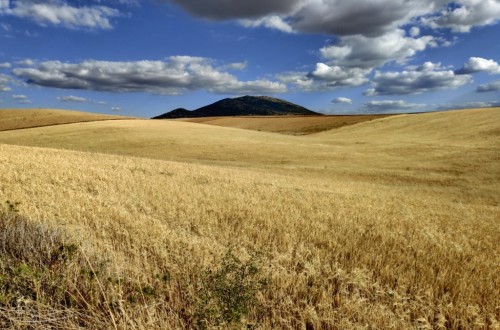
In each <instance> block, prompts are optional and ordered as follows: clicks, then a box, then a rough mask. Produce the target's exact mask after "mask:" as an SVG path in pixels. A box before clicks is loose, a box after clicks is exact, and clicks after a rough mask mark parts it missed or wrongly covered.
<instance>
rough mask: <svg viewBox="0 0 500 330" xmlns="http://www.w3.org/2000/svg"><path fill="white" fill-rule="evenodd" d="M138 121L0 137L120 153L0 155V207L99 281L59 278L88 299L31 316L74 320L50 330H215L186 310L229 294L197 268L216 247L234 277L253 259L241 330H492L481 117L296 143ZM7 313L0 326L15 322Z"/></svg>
mask: <svg viewBox="0 0 500 330" xmlns="http://www.w3.org/2000/svg"><path fill="white" fill-rule="evenodd" d="M144 123H148V124H149V123H150V122H149V121H148V122H145V121H142V122H140V121H137V122H135V121H130V122H129V121H127V122H125V121H117V122H113V123H107V122H101V123H89V124H76V125H65V126H59V127H54V128H40V129H33V130H23V131H22V132H21V131H19V132H3V133H0V141H1V142H9V143H19V144H26V145H32V146H33V145H44V144H48V146H51V147H58V146H59V147H64V148H74V149H80V150H84V151H99V150H103V151H105V152H112V153H121V154H122V155H124V156H119V155H105V154H99V153H87V152H75V151H65V150H53V149H43V148H33V147H23V146H12V145H5V144H4V145H1V144H0V202H2V203H3V202H4V201H7V200H9V201H10V205H13V206H12V207H9V205H7V204H6V209H8V208H15V209H16V210H17V211H18V213H19V214H20V215H22V216H24V217H28V218H30V219H31V220H30V221H32V222H34V223H42V224H44V225H45V226H48V227H49V228H54V230H56V229H57V230H62V231H63V233H64V237H67V238H66V240H67V241H68V242H72V244H73V243H75V244H77V246H78V251H81V252H80V253H81V254H80V255H77V256H76V257H75V258H76V259H75V260H76V261H74V264H70V265H69V266H68V268H65V270H64V272H65V273H68V274H76V273H75V270H77V269H78V268H83V269H87V271H88V269H91V270H90V273H94V274H97V275H96V276H95V278H96V279H98V280H99V281H98V282H97V283H96V281H95V280H90V279H87V280H85V278H82V277H81V276H80V277H79V276H76V275H73V277H67V278H69V279H68V281H67V282H65V283H66V284H65V286H63V288H65V291H66V292H69V293H71V294H73V295H75V296H76V294H77V292H82V293H85V294H82V295H83V296H84V297H88V298H87V299H84V301H87V302H88V304H86V305H85V304H76V305H75V306H74V307H71V306H70V307H68V306H67V305H64V304H61V303H59V304H55V303H54V302H53V301H49V302H50V304H48V306H44V307H46V308H48V307H50V308H52V309H50V310H49V311H51V312H50V313H48V312H43V311H46V309H44V310H42V312H41V313H42V314H43V315H60V314H57V312H61V313H62V312H65V313H69V312H72V313H74V315H76V316H75V317H66V318H64V317H63V318H59V319H63V320H65V324H64V326H65V327H67V328H78V326H79V325H80V326H81V325H82V324H83V325H84V326H89V327H93V328H113V327H116V328H120V329H130V328H137V329H150V328H157V329H165V328H195V327H198V326H200V325H208V326H210V325H216V324H219V325H222V326H224V320H223V321H220V319H217V317H216V316H214V315H212V314H210V313H209V312H207V311H206V310H205V309H202V310H201V312H203V313H201V312H200V307H199V306H200V305H199V303H200V302H199V300H198V299H199V298H200V294H201V296H207V294H206V292H207V290H208V289H210V288H212V284H211V285H210V286H208V287H207V284H206V283H207V282H206V281H208V282H209V283H218V284H217V285H219V286H222V287H224V288H226V289H227V288H233V287H232V286H228V284H227V282H224V281H214V280H213V276H208V277H207V276H206V273H205V272H204V270H212V274H220V272H221V269H222V270H223V269H226V268H224V267H222V268H221V265H225V261H224V260H226V259H224V256H225V255H226V252H227V251H228V248H232V252H233V253H234V255H235V256H236V257H237V258H238V259H239V260H240V261H241V263H236V264H235V265H236V266H235V267H233V268H231V269H233V270H235V271H234V274H239V273H238V272H237V271H238V270H242V271H246V270H249V269H253V268H252V267H253V266H254V264H252V263H251V260H253V259H252V258H251V256H252V255H255V254H256V255H257V256H258V257H257V260H258V262H257V263H255V266H256V267H255V269H257V275H259V276H260V277H261V278H264V279H267V280H268V285H267V286H265V287H264V286H263V287H256V288H257V289H256V292H255V295H254V296H253V298H254V299H255V301H254V302H253V303H252V304H251V305H250V308H249V310H248V312H245V313H243V319H242V323H241V324H243V325H244V324H253V325H255V326H256V327H257V328H259V329H270V328H282V329H301V328H302V329H303V328H307V329H359V328H379V329H388V328H394V329H408V328H421V329H426V328H436V329H440V328H450V329H459V328H462V329H468V328H478V329H488V328H489V329H497V328H499V327H500V324H499V320H500V308H499V307H500V306H499V303H498V302H499V301H500V292H499V291H498V287H500V276H499V275H498V270H499V266H500V247H499V245H498V242H499V241H500V223H499V221H498V220H499V218H500V206H499V205H500V204H499V202H500V194H499V193H498V192H499V191H500V186H499V182H500V166H498V165H499V161H500V143H499V125H500V120H499V112H498V110H495V109H490V110H478V111H459V112H449V113H439V114H428V115H418V116H416V115H415V116H397V117H391V118H385V119H381V120H376V121H372V122H369V123H362V124H359V125H355V126H351V127H344V128H341V129H339V130H336V131H331V132H325V133H320V134H315V135H311V136H307V137H293V136H284V135H279V134H270V133H259V132H252V131H244V130H237V129H230V128H217V127H210V126H202V125H196V124H189V123H179V122H170V121H166V122H152V123H151V126H144V127H149V128H148V132H147V133H140V132H141V131H142V130H143V129H144V127H143V126H142V125H145V124H144ZM113 125H115V126H113ZM66 127H71V129H66ZM29 132H30V134H28V133H29ZM162 132H163V133H162ZM68 135H69V136H68ZM30 136H31V137H30ZM79 136H81V139H80V140H79V141H75V139H76V138H77V137H79ZM91 136H94V139H93V140H90V137H91ZM97 137H98V138H97ZM30 138H31V139H30ZM120 141H121V149H120V145H119V143H120ZM50 143H52V144H50ZM134 153H136V154H137V155H140V156H143V157H152V158H156V159H149V158H134V157H130V156H129V155H132V154H134ZM232 153H234V154H232ZM280 157H281V159H280ZM169 159H176V160H183V162H172V161H170V160H169ZM200 163H204V164H205V165H203V164H200ZM15 202H20V204H15ZM11 212H12V211H11ZM84 256H88V258H89V259H88V260H89V261H88V262H87V261H86V259H85V258H84ZM3 258H4V257H2V261H3V260H4V259H3ZM226 261H227V260H226ZM92 269H93V270H92ZM247 273H248V274H250V273H251V272H250V271H247ZM250 279H251V278H250ZM231 283H232V282H231ZM250 284H252V283H251V282H250ZM250 284H249V285H250ZM217 285H216V286H217ZM241 287H244V288H248V287H252V286H243V285H242V286H241ZM207 288H208V289H207ZM214 290H215V289H213V288H212V291H208V296H210V297H212V298H213V297H215V292H217V291H214ZM204 292H205V294H202V293H204ZM231 292H232V291H231ZM252 292H253V291H252ZM81 301H82V300H80V302H81ZM214 301H215V300H212V301H211V304H214ZM77 302H78V301H77ZM210 306H211V305H210ZM217 306H218V308H219V309H216V310H218V311H222V310H223V309H222V307H221V306H223V305H221V304H219V305H217ZM217 306H216V307H217ZM14 307H15V306H14ZM14 307H12V306H11V307H10V309H9V310H7V312H8V313H7V314H8V316H9V317H10V320H11V322H13V323H14V324H16V325H17V326H18V328H28V326H27V325H26V323H22V322H21V321H22V320H23V319H22V318H17V319H16V318H15V317H14V316H15V315H18V314H16V313H19V309H16V308H14ZM54 309H55V311H54ZM0 311H2V310H0ZM3 311H4V314H5V309H4V310H3ZM9 313H10V314H9ZM44 313H45V314H44ZM51 313H52V314H51ZM54 313H56V314H54ZM0 314H1V313H0ZM65 315H66V314H65ZM89 316H91V317H90V318H89ZM111 316H113V317H111ZM19 319H20V320H21V321H18V323H15V322H16V320H19ZM0 320H1V316H0ZM61 322H62V321H61ZM78 322H80V323H78ZM92 322H94V324H93V326H92ZM221 322H222V323H221ZM31 325H33V324H31ZM59 325H60V324H59ZM232 325H233V326H237V322H236V323H233V324H232ZM38 326H39V328H44V327H45V328H49V326H50V324H49V323H45V324H44V323H40V324H38Z"/></svg>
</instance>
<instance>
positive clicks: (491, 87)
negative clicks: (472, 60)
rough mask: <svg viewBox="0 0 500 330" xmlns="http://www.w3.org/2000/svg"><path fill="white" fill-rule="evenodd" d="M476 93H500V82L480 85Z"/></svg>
mask: <svg viewBox="0 0 500 330" xmlns="http://www.w3.org/2000/svg"><path fill="white" fill-rule="evenodd" d="M476 92H478V93H486V92H500V80H497V81H493V82H490V83H487V84H483V85H480V86H479V87H478V88H477V89H476Z"/></svg>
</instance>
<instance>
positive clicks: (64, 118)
mask: <svg viewBox="0 0 500 330" xmlns="http://www.w3.org/2000/svg"><path fill="white" fill-rule="evenodd" d="M124 118H127V117H123V116H115V115H104V114H98V113H90V112H81V111H70V110H58V109H0V131H9V130H16V129H24V128H33V127H44V126H53V125H62V124H71V123H79V122H89V121H101V120H115V119H124Z"/></svg>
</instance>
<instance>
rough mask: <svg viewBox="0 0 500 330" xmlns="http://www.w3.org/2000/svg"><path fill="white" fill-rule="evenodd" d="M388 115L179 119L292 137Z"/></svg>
mask: <svg viewBox="0 0 500 330" xmlns="http://www.w3.org/2000/svg"><path fill="white" fill-rule="evenodd" d="M384 117H387V115H360V116H356V115H352V116H351V115H349V116H341V115H340V116H339V115H337V116H263V117H259V116H248V117H245V116H240V117H201V118H186V119H178V120H182V121H187V122H190V123H202V124H208V125H215V126H223V127H235V128H243V129H251V130H254V131H263V132H273V133H282V134H291V135H306V134H313V133H318V132H321V131H326V130H330V129H334V128H340V127H343V126H348V125H354V124H358V123H362V122H365V121H370V120H374V119H380V118H384Z"/></svg>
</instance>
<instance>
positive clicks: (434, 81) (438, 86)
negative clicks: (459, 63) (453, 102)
mask: <svg viewBox="0 0 500 330" xmlns="http://www.w3.org/2000/svg"><path fill="white" fill-rule="evenodd" d="M471 80H472V77H471V76H470V75H457V74H455V72H453V71H452V70H449V69H446V68H443V67H442V66H441V65H440V64H435V63H431V62H426V63H424V64H423V65H421V66H419V67H417V68H411V69H408V70H404V71H401V72H380V71H376V72H375V75H374V77H373V79H372V82H371V83H372V88H371V89H369V90H367V91H366V92H365V94H366V95H368V96H375V95H404V94H422V93H426V92H432V91H437V90H442V89H452V88H458V87H460V86H463V85H465V84H467V83H469V82H471Z"/></svg>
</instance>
